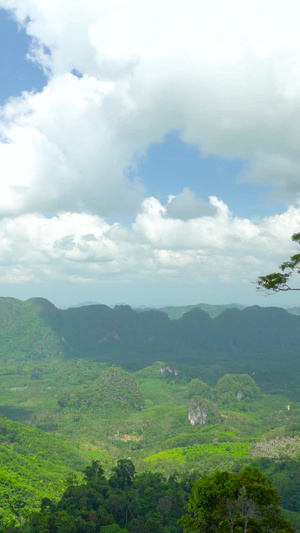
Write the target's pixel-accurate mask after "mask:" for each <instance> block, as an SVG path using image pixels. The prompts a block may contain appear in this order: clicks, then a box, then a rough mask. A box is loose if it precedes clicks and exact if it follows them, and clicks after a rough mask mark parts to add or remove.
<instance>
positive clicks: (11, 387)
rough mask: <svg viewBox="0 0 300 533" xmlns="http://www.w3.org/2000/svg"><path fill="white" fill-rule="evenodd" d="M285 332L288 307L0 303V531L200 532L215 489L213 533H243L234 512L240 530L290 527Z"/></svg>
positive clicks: (296, 523) (296, 492)
mask: <svg viewBox="0 0 300 533" xmlns="http://www.w3.org/2000/svg"><path fill="white" fill-rule="evenodd" d="M299 326H300V316H299V315H298V310H297V309H294V310H291V312H288V311H287V310H284V309H281V308H275V307H269V308H260V307H258V306H254V307H249V308H243V307H241V306H235V305H232V306H228V307H226V306H207V305H206V306H204V305H201V304H199V305H198V306H189V307H188V308H186V309H184V308H163V309H161V310H151V309H148V310H133V309H131V308H130V307H129V306H124V305H122V306H116V307H115V308H114V309H111V308H109V307H107V306H104V305H88V306H84V307H78V308H70V309H67V310H60V309H57V308H56V307H55V306H54V305H53V304H51V303H50V302H49V301H47V300H44V299H39V298H33V299H30V300H27V301H25V302H22V301H20V300H16V299H13V298H0V346H1V348H0V356H1V366H0V435H1V445H0V454H1V471H0V476H1V483H0V490H1V499H0V531H1V532H2V531H8V532H9V531H16V532H17V531H19V532H20V533H21V532H24V533H26V532H27V533H30V532H34V531H36V532H39V533H43V532H45V533H46V532H50V533H51V532H55V533H56V532H64V531H66V532H71V533H72V532H74V533H76V532H81V531H82V532H84V531H101V532H111V533H113V532H118V531H124V532H127V531H128V532H137V533H138V532H146V533H150V532H158V533H159V532H160V531H162V532H168V533H173V532H176V531H178V532H180V531H192V530H193V529H191V528H193V527H194V530H195V531H200V530H201V531H202V530H203V531H206V530H207V531H213V530H216V529H209V527H215V524H213V525H211V526H210V525H209V524H208V525H207V524H206V525H205V526H204V525H203V526H201V527H202V529H199V528H200V525H199V524H200V522H199V520H200V519H201V520H203V516H204V514H203V513H204V511H202V507H201V505H202V503H201V502H202V500H201V498H200V494H202V493H201V490H202V488H201V487H204V489H205V491H206V492H205V494H208V493H209V491H208V487H209V486H210V487H211V486H212V484H213V486H216V483H217V480H218V479H223V480H227V481H226V482H228V484H229V485H230V487H231V488H232V494H233V496H232V498H233V499H232V500H230V501H229V500H228V502H227V503H226V505H228V509H229V511H230V512H229V511H228V512H229V515H230V516H231V515H232V520H231V518H230V520H231V522H230V524H229V522H227V526H226V527H227V530H226V529H224V531H225V530H226V531H231V530H232V531H240V530H243V531H244V530H245V529H240V528H241V527H244V524H245V522H243V524H242V522H241V510H240V509H241V507H239V506H241V505H242V506H243V509H244V510H245V505H246V508H247V513H248V514H249V512H250V511H249V509H250V508H251V509H252V511H251V512H252V515H253V516H252V515H251V516H250V518H249V519H248V518H247V520H248V521H247V520H246V519H245V520H246V521H247V524H249V529H248V530H249V531H250V530H251V531H252V530H253V531H254V530H255V531H267V530H268V529H263V528H264V527H265V528H266V527H271V530H272V531H277V530H278V531H293V530H296V531H300V460H299V458H300V418H299V415H300V368H299V341H300V327H299ZM247 468H248V470H247ZM245 469H246V470H245ZM249 469H250V470H249ZM258 473H259V474H258ZM214 476H217V477H214ZM218 476H221V477H219V478H218ZM222 476H223V477H222ZM226 476H227V477H226ZM237 476H238V477H237ZM243 476H244V477H243ZM249 476H250V477H249ZM251 476H252V477H251ZM253 476H254V477H255V476H256V477H255V479H256V481H255V483H258V486H260V490H265V492H266V493H268V494H270V497H271V500H270V502H271V503H270V504H268V505H274V506H275V507H274V513H273V515H274V516H275V515H276V516H277V518H278V521H277V524H273V525H272V526H264V525H263V523H264V522H263V520H265V517H264V515H263V513H262V511H261V510H260V508H259V507H257V506H258V503H257V502H255V501H254V498H252V496H251V498H250V497H249V495H248V496H247V495H246V496H247V497H245V492H243V491H245V490H248V488H249V487H250V485H249V483H248V481H247V480H249V479H250V478H251V479H253ZM241 479H242V480H245V483H244V484H242V485H241V484H240V483H241ZM266 479H267V480H268V481H266ZM269 479H270V480H271V481H270V482H269ZM201 480H202V481H201ZM257 480H258V481H257ZM201 483H202V485H201ZM247 483H248V484H247ZM269 483H272V485H269ZM229 485H228V486H229ZM251 486H252V485H251ZM247 487H248V488H247ZM268 487H272V490H273V492H272V491H270V490H269V492H268V491H267V488H268ZM251 490H252V489H251V487H250V488H249V491H250V492H249V494H252V493H251ZM199 491H200V492H199ZM277 491H278V492H277ZM219 492H220V491H219ZM195 494H196V495H197V497H196V500H197V505H195ZM230 494H231V493H230ZM278 494H280V496H281V499H279V495H278ZM250 504H251V505H250ZM221 507H222V508H224V502H223V503H222V505H221ZM267 507H268V506H267ZM218 508H219V507H218V504H217V503H216V513H217V509H218ZM233 509H235V512H236V514H235V515H234V514H232V513H233V511H232V510H233ZM197 513H198V514H197ZM199 513H200V514H199ZM201 513H202V514H201ZM247 513H246V514H244V515H243V516H244V517H245V516H246V515H247ZM200 515H201V516H200ZM216 516H217V515H216ZM234 516H235V519H234V520H235V521H234V520H233V517H234ZM247 516H248V515H247ZM199 517H200V518H199ZM279 517H280V519H279ZM193 520H194V522H193ZM195 520H196V522H195ZM216 520H217V518H216ZM224 520H225V518H223V517H222V516H221V519H220V523H221V522H222V521H223V523H224V524H225V523H226V522H224ZM226 520H227V518H226ZM251 521H252V522H251ZM255 521H256V522H255ZM289 521H291V523H292V524H293V525H290V522H289ZM195 523H196V525H195ZM254 523H255V524H256V525H255V527H256V529H255V528H254ZM251 524H253V529H251V527H252V526H251ZM280 524H281V526H280V527H281V529H280V527H279V525H280ZM205 527H207V529H205ZM224 527H225V526H224ZM189 528H190V529H189ZM197 528H198V529H197ZM228 528H229V529H228ZM230 528H232V529H230ZM259 528H260V529H259ZM272 528H273V529H272ZM276 528H277V529H276ZM217 530H218V529H217ZM219 530H220V531H221V529H219ZM246 530H247V529H246Z"/></svg>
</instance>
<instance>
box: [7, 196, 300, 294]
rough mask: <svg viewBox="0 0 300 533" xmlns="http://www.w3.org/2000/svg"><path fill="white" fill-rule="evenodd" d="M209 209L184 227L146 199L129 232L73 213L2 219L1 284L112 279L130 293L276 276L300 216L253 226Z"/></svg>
mask: <svg viewBox="0 0 300 533" xmlns="http://www.w3.org/2000/svg"><path fill="white" fill-rule="evenodd" d="M210 201H211V204H212V205H214V206H215V209H216V214H215V216H201V217H199V218H196V219H191V220H188V221H183V220H179V219H176V220H175V219H170V218H167V217H166V216H165V213H166V206H163V205H162V204H160V203H159V202H158V200H156V199H155V198H147V199H146V200H145V201H144V204H143V210H142V211H141V212H140V213H139V214H138V216H137V218H136V220H135V222H134V224H133V225H132V227H131V228H125V227H123V226H122V225H120V224H118V223H115V224H112V225H111V224H108V223H106V222H105V221H104V220H103V219H101V218H100V217H98V216H96V215H93V216H92V215H86V214H85V215H84V214H74V213H73V214H71V213H64V214H61V215H59V216H55V217H52V218H45V217H43V216H42V215H22V216H20V217H17V218H15V219H13V218H4V219H2V220H1V221H0V240H1V243H2V244H1V247H0V264H1V273H2V282H3V281H5V282H6V283H16V282H17V281H19V282H21V283H24V281H25V280H27V281H34V282H39V283H41V282H47V281H49V282H50V281H51V280H56V281H57V282H59V281H65V282H66V283H67V282H71V283H72V282H73V281H74V280H76V283H77V285H78V284H80V283H91V284H95V283H97V280H99V279H101V280H102V281H103V282H104V281H106V282H107V281H109V280H112V278H113V277H116V278H117V279H118V280H119V281H123V282H124V283H129V282H130V283H133V285H134V283H135V282H136V281H137V280H144V282H145V283H151V282H153V281H154V280H156V282H157V283H164V282H168V281H169V280H170V279H172V278H173V279H176V280H178V281H180V280H181V281H182V280H184V279H190V280H194V282H195V283H199V284H200V285H203V284H211V283H214V284H216V283H221V282H222V283H224V282H225V283H236V284H237V285H239V284H242V283H244V282H245V280H247V281H248V282H249V281H251V280H255V279H256V277H257V276H258V275H259V274H262V273H264V272H265V271H266V272H268V271H269V270H270V269H274V268H276V267H277V265H278V264H279V263H280V262H281V261H282V260H283V259H286V258H287V257H288V256H289V255H290V253H292V252H293V251H294V249H295V245H294V244H293V243H292V242H291V241H290V239H289V237H290V234H291V233H292V232H293V231H296V230H298V228H299V225H300V208H290V209H289V210H287V211H286V212H285V213H283V214H282V215H277V216H273V217H269V218H266V219H264V220H262V221H261V222H259V223H256V224H255V223H253V222H251V221H250V220H248V219H241V218H237V217H234V216H233V215H232V214H231V213H230V211H229V209H228V207H227V206H226V205H225V204H224V203H223V202H221V201H220V200H218V199H216V198H214V197H213V198H211V200H210ZM12 265H14V266H13V268H12Z"/></svg>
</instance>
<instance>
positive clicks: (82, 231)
mask: <svg viewBox="0 0 300 533" xmlns="http://www.w3.org/2000/svg"><path fill="white" fill-rule="evenodd" d="M0 7H3V8H5V9H8V10H10V12H11V13H12V15H13V16H14V17H15V19H16V20H17V21H18V23H19V24H21V25H22V26H23V27H24V28H25V29H26V31H27V33H28V35H30V36H31V37H32V46H31V49H30V51H29V56H30V58H31V60H33V61H35V62H37V63H38V64H39V65H40V66H41V67H42V68H43V69H44V71H45V72H46V73H47V76H48V83H47V86H46V87H45V88H44V89H43V91H42V92H40V93H36V94H28V93H23V94H22V95H21V96H20V97H19V98H14V99H11V100H9V101H8V102H7V103H6V105H5V106H4V107H3V108H2V110H1V117H0V119H1V120H0V135H1V141H2V142H1V144H0V175H1V183H0V216H1V217H2V219H1V220H0V232H1V235H2V247H1V250H0V262H1V264H2V265H3V266H2V267H1V268H2V269H3V276H4V278H3V279H5V280H7V281H9V280H10V277H12V276H14V271H13V270H12V269H9V267H8V265H10V264H15V265H16V268H17V269H19V270H18V272H19V276H18V279H19V280H20V281H26V280H31V279H40V278H43V277H45V279H46V278H47V277H51V279H56V278H57V279H63V278H64V277H66V278H68V279H69V280H77V281H93V280H94V279H95V277H97V276H98V275H100V274H101V275H105V276H112V275H114V274H115V275H119V276H120V277H121V278H122V277H124V279H125V278H126V279H132V278H134V277H140V278H141V279H143V278H147V276H148V277H149V279H150V278H151V276H155V275H158V276H164V275H168V276H173V275H174V276H178V277H179V278H180V277H184V276H191V277H194V278H195V279H198V278H199V280H200V281H201V282H203V283H204V282H205V283H206V282H207V283H208V282H210V281H211V280H212V279H213V276H217V277H219V278H220V279H221V278H222V279H223V280H225V281H226V280H227V281H228V280H230V279H235V280H236V281H237V280H240V281H241V282H242V280H248V279H253V277H255V275H254V274H256V270H257V274H259V273H261V270H260V269H261V268H262V269H263V270H264V267H266V268H269V267H270V268H271V267H272V268H273V265H275V263H276V262H277V259H278V260H279V261H280V260H281V257H282V256H283V255H284V253H285V252H289V251H290V250H291V245H290V243H289V241H288V238H289V236H290V235H291V233H292V232H293V231H298V230H299V222H300V220H299V208H298V207H297V206H298V200H299V198H300V179H299V171H300V144H299V139H300V112H299V110H300V74H299V73H300V68H299V67H300V64H299V63H300V42H299V37H298V33H299V26H300V6H299V4H298V2H296V1H295V0H287V1H286V2H285V3H284V6H283V5H282V4H281V3H280V2H274V1H273V2H271V1H269V0H260V1H258V0H252V1H251V2H243V3H241V2H240V1H237V0H228V2H226V4H225V3H224V2H223V1H221V0H211V1H210V2H207V1H206V0H188V2H182V1H181V0H178V1H174V0H160V1H158V0H153V1H152V2H151V5H150V4H149V6H148V5H146V4H145V3H144V2H140V0H128V1H127V2H125V3H124V2H123V1H122V0H110V2H106V1H104V0H85V2H83V1H82V0H72V1H71V0H65V1H64V2H63V3H62V2H58V0H51V2H50V1H49V0H44V1H43V2H41V1H39V0H22V2H20V1H19V0H0ZM172 130H176V131H178V132H180V135H181V138H182V139H183V140H184V141H185V142H188V143H192V144H193V145H196V146H198V147H199V149H200V150H201V151H202V153H203V154H214V155H220V156H223V157H228V158H244V159H246V160H247V161H248V165H247V170H245V171H244V172H243V174H242V175H241V176H240V180H244V181H250V182H253V183H256V184H262V185H263V184H264V185H265V184H267V185H270V186H271V187H273V189H274V194H275V195H276V196H277V198H278V199H280V200H284V201H286V202H288V203H290V204H293V205H295V206H296V207H290V208H289V209H288V210H287V211H286V212H285V213H283V214H281V215H278V217H274V218H272V217H271V218H266V219H264V220H262V221H258V222H256V223H254V222H253V221H250V220H247V219H237V218H235V217H234V216H233V215H231V214H230V211H229V209H228V207H227V206H225V205H224V204H223V203H222V201H221V200H218V199H216V198H211V200H210V204H206V203H204V202H203V201H202V200H201V199H199V198H196V196H195V194H194V193H193V191H191V190H190V189H188V188H185V189H184V190H183V191H182V193H181V194H180V195H178V196H177V197H174V198H171V197H170V198H169V203H168V204H167V205H162V204H161V203H160V202H159V201H158V200H157V199H155V198H152V197H147V191H146V188H145V185H144V184H143V183H141V182H140V181H139V179H138V177H137V179H136V180H132V179H130V178H129V177H128V176H129V175H130V176H131V175H134V168H135V164H136V160H137V158H139V157H141V156H142V155H143V154H145V153H146V151H147V148H148V147H149V145H150V144H151V143H154V142H160V141H162V140H163V138H164V136H165V135H166V134H167V133H168V132H170V131H172ZM117 215H122V216H124V215H127V216H128V215H129V216H131V217H132V219H133V220H134V222H133V224H132V226H131V227H125V226H124V225H122V224H119V223H115V224H108V223H107V222H105V220H104V219H105V218H107V217H111V216H113V217H117ZM278 249H280V251H281V253H279V254H278V255H277V254H276V253H275V254H274V250H278ZM6 267H7V271H6V270H5V269H6Z"/></svg>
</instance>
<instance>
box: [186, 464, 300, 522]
mask: <svg viewBox="0 0 300 533" xmlns="http://www.w3.org/2000/svg"><path fill="white" fill-rule="evenodd" d="M279 500H280V496H279V493H278V491H277V489H276V488H275V487H272V483H271V481H270V480H269V479H268V478H267V477H266V476H264V475H263V474H262V473H261V472H260V470H258V468H251V467H246V468H244V469H243V470H242V472H240V473H230V472H219V471H217V472H215V473H214V474H212V475H210V476H208V477H206V478H204V479H200V480H199V481H196V483H194V485H193V489H192V493H191V496H190V499H189V503H188V506H187V509H188V511H189V514H188V515H185V516H183V518H182V519H181V520H180V522H181V523H182V524H183V525H184V528H185V529H184V531H185V532H186V533H194V532H200V531H201V533H210V532H213V531H219V532H220V533H222V532H224V533H228V532H232V533H242V532H243V533H247V532H249V533H250V532H251V533H254V532H255V533H263V532H265V531H273V532H275V531H278V532H281V533H289V532H291V533H292V532H294V531H295V530H294V528H293V526H292V524H291V523H290V522H289V521H288V520H286V519H284V518H283V517H282V516H281V515H280V510H279V506H278V505H279Z"/></svg>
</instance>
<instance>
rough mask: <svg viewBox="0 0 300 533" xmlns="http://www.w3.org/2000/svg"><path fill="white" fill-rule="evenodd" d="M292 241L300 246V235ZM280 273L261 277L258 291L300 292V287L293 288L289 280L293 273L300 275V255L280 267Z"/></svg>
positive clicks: (295, 236) (294, 235) (294, 236)
mask: <svg viewBox="0 0 300 533" xmlns="http://www.w3.org/2000/svg"><path fill="white" fill-rule="evenodd" d="M291 238H292V241H294V242H297V243H298V244H300V233H294V234H293V235H292V237H291ZM279 268H280V272H273V273H272V274H267V275H266V276H259V278H258V280H257V282H256V283H257V288H258V290H267V291H273V292H280V291H300V287H291V286H290V285H289V280H290V277H291V275H292V274H293V272H297V273H298V274H300V254H295V255H292V256H291V258H290V259H289V260H288V261H285V262H284V263H282V264H281V265H280V266H279Z"/></svg>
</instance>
